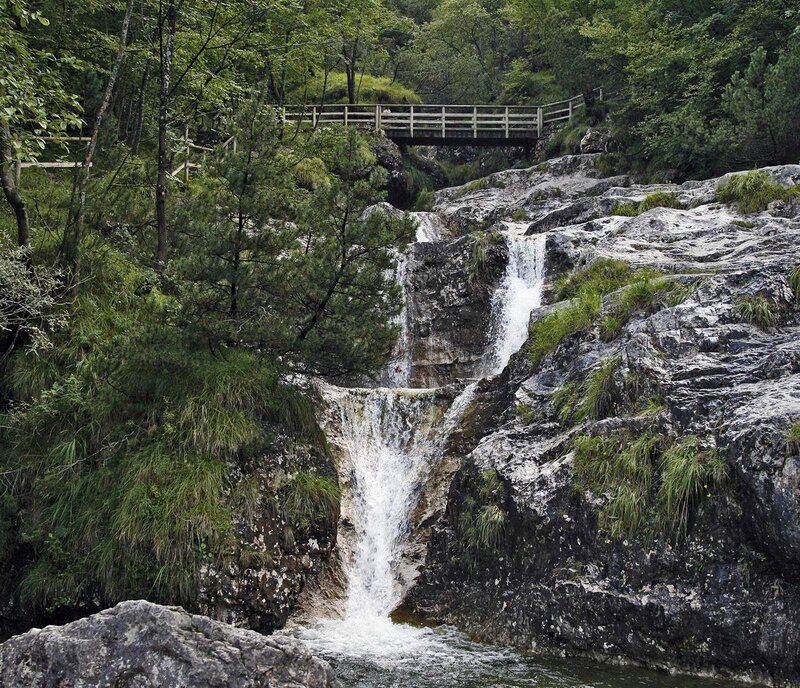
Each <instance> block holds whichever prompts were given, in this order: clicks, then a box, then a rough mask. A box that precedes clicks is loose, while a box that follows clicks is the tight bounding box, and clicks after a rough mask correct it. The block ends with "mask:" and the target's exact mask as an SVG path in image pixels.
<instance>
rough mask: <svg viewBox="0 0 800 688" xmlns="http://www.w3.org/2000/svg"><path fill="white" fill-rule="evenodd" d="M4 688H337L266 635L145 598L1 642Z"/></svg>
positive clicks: (296, 648)
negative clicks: (153, 602) (152, 602)
mask: <svg viewBox="0 0 800 688" xmlns="http://www.w3.org/2000/svg"><path fill="white" fill-rule="evenodd" d="M0 683H2V685H3V686H5V688H29V686H39V687H40V688H70V687H73V686H74V687H75V688H77V687H79V686H80V687H86V688H88V687H90V686H98V688H99V687H100V686H116V687H118V688H125V687H128V686H129V687H130V688H134V686H135V687H136V688H162V687H164V686H170V687H171V688H184V687H185V688H213V687H219V688H223V687H225V688H232V687H233V686H237V687H240V688H247V687H249V686H252V688H257V687H258V688H267V687H269V688H332V687H333V686H335V685H336V682H335V680H334V677H333V673H332V671H331V669H330V667H329V666H328V665H327V664H326V663H325V662H323V661H320V660H318V659H315V658H314V657H312V656H311V655H309V654H308V653H307V652H306V651H305V650H304V649H303V647H302V646H301V645H300V644H299V643H296V642H294V641H291V640H289V639H286V638H268V637H265V636H262V635H260V634H258V633H255V632H254V631H246V630H242V629H238V628H234V627H232V626H227V625H225V624H222V623H219V622H216V621H212V620H211V619H208V618H206V617H203V616H194V615H191V614H188V613H186V612H185V611H184V610H183V609H181V608H180V607H161V606H159V605H155V604H151V603H149V602H145V601H143V600H138V601H129V602H122V603H120V604H118V605H117V606H116V607H114V608H112V609H107V610H105V611H102V612H100V613H98V614H94V615H93V616H89V617H87V618H84V619H80V620H79V621H74V622H72V623H70V624H67V625H66V626H58V627H57V626H48V627H46V628H43V629H33V630H31V631H28V632H27V633H25V634H24V635H19V636H16V637H14V638H11V639H10V640H7V641H6V642H5V643H3V644H2V645H0Z"/></svg>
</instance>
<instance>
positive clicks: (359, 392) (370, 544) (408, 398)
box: [291, 213, 544, 685]
mask: <svg viewBox="0 0 800 688" xmlns="http://www.w3.org/2000/svg"><path fill="white" fill-rule="evenodd" d="M418 215H421V216H422V215H425V214H422V213H420V214H418ZM420 219H421V220H423V219H424V220H425V222H424V223H421V224H420V229H419V230H418V240H419V241H435V240H437V239H438V237H439V234H438V232H439V230H438V224H437V222H436V219H435V218H427V217H420ZM526 226H527V225H521V224H515V223H507V224H506V225H505V229H504V230H503V234H504V235H505V237H506V240H507V242H508V245H509V263H508V267H507V269H506V273H505V276H504V278H503V280H502V283H501V285H500V287H499V288H498V291H497V294H496V295H495V298H494V304H493V315H492V326H491V337H490V338H491V346H490V348H489V350H488V352H487V356H486V365H485V372H486V373H487V374H496V373H498V372H500V371H501V370H502V369H503V367H504V366H505V365H506V364H507V363H508V360H509V358H510V357H511V355H512V354H513V353H515V352H516V351H517V350H518V349H519V348H520V347H521V346H522V344H523V343H524V342H525V339H526V335H527V330H528V320H529V318H530V313H531V311H532V310H533V309H534V308H535V307H537V306H539V305H540V303H541V295H542V285H543V281H544V238H543V237H526V236H525V235H524V230H525V228H526ZM406 269H407V257H405V256H404V257H402V258H401V260H400V261H399V264H398V271H397V277H398V280H399V281H401V283H402V284H404V285H405V282H406ZM404 289H405V287H404ZM406 320H407V310H406V309H405V308H404V310H403V313H402V315H401V316H400V318H399V319H398V324H399V325H400V327H401V334H400V338H399V341H398V345H397V347H396V348H395V352H394V355H393V360H392V362H391V364H390V367H389V369H388V371H387V378H388V380H389V381H390V384H392V385H393V386H394V388H379V389H343V388H338V387H330V386H325V387H324V388H323V394H324V396H325V398H326V403H328V404H329V406H330V408H332V409H333V410H334V414H333V416H334V420H333V423H334V425H335V426H336V428H335V430H334V431H335V434H336V436H337V437H338V439H339V442H340V444H341V449H342V451H343V452H344V453H345V454H346V461H347V462H348V465H349V466H350V471H351V474H350V480H349V483H350V484H349V494H348V499H349V512H350V513H349V514H348V516H349V518H350V520H351V521H352V542H351V543H350V544H351V550H352V552H351V556H350V557H349V558H348V559H349V560H348V561H344V562H343V566H344V570H345V573H346V575H347V581H348V582H347V590H346V593H345V600H344V605H343V607H344V608H343V613H342V616H341V618H336V619H331V618H327V619H318V620H317V621H315V622H312V623H310V624H307V625H304V626H299V627H296V628H294V629H292V630H291V633H292V634H293V635H295V636H296V637H299V638H301V639H303V640H305V641H306V642H307V643H308V644H309V645H310V646H311V648H312V650H314V651H316V652H319V653H321V654H322V655H323V656H325V657H328V658H330V659H334V660H335V659H337V658H338V659H342V658H346V659H348V661H351V662H352V661H355V662H362V663H364V662H366V663H367V664H369V665H371V666H380V667H382V668H383V669H385V670H389V669H392V670H400V669H401V668H404V669H403V670H406V669H408V668H409V666H411V665H419V663H420V662H422V663H423V664H425V663H434V664H437V665H441V666H445V665H448V664H450V665H456V664H457V665H458V666H460V667H462V668H463V667H467V666H469V667H472V669H470V671H472V670H473V669H474V668H475V667H476V666H477V667H480V666H483V665H484V664H486V663H487V662H488V663H490V664H491V663H493V662H495V663H496V662H497V661H499V659H500V658H506V659H507V658H508V656H509V655H508V654H507V653H504V652H500V651H497V650H492V649H490V648H482V647H481V646H478V645H475V644H474V643H469V641H467V640H466V639H464V638H463V636H460V635H459V634H457V633H455V632H454V631H436V630H433V629H427V628H416V627H413V626H409V625H407V624H396V623H393V622H392V621H391V620H390V618H389V615H390V614H391V612H392V611H393V610H394V609H395V608H396V607H397V605H398V604H400V602H401V601H402V596H403V594H404V592H405V591H404V589H403V582H402V581H401V580H400V569H401V564H402V557H403V551H404V545H405V543H406V541H407V538H408V536H409V532H410V529H411V518H412V513H413V512H414V509H415V507H416V506H417V503H418V501H419V497H420V493H421V491H422V489H423V487H424V485H425V484H426V482H427V481H428V479H429V478H430V476H431V475H432V473H433V472H434V471H435V469H436V467H437V465H438V463H439V461H440V459H441V457H442V453H443V451H444V447H445V444H446V442H447V439H448V437H449V436H450V434H451V433H452V431H453V429H454V428H455V426H456V425H457V423H458V421H459V420H460V418H461V416H462V415H463V413H464V411H465V410H466V409H467V407H468V406H469V404H470V403H471V401H472V400H473V398H474V393H475V389H476V387H477V383H473V384H471V385H469V386H467V387H465V388H464V389H463V390H462V391H461V393H460V394H459V395H458V396H457V397H456V399H455V400H454V401H453V402H452V404H450V406H449V408H447V410H446V411H444V412H443V411H442V409H443V408H444V407H445V402H444V401H443V399H442V395H441V394H438V393H437V391H436V390H413V389H402V388H400V387H401V386H402V385H407V384H408V380H409V377H410V369H411V356H410V346H411V343H410V341H409V336H408V323H407V322H406ZM454 672H455V673H454ZM457 673H458V672H457V671H456V670H455V669H453V670H452V671H451V672H450V673H449V674H448V676H449V675H450V674H452V675H453V676H455V675H456V674H457ZM370 685H371V684H370ZM376 685H382V684H381V683H380V682H378V683H377V684H376Z"/></svg>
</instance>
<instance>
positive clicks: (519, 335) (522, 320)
mask: <svg viewBox="0 0 800 688" xmlns="http://www.w3.org/2000/svg"><path fill="white" fill-rule="evenodd" d="M504 225H505V230H504V231H503V236H504V238H505V240H506V243H507V245H508V264H507V265H506V271H505V274H504V275H503V281H502V282H501V284H500V287H499V289H497V291H496V292H495V294H494V298H493V299H492V323H491V330H490V337H489V341H490V342H491V344H490V347H489V350H488V353H487V356H486V359H485V362H484V365H483V372H484V373H485V374H488V375H496V374H497V373H500V372H501V371H502V370H503V368H505V367H506V365H508V362H509V360H510V359H511V356H513V355H514V354H515V353H517V351H519V350H520V348H521V347H522V345H523V344H524V343H525V341H526V340H527V338H528V324H529V321H530V317H531V312H532V311H533V310H534V309H535V308H538V307H539V306H541V305H542V291H543V288H544V268H545V249H546V245H547V235H546V234H539V235H537V236H533V237H529V236H526V235H525V230H526V229H527V228H528V225H527V224H524V223H517V222H506V223H504Z"/></svg>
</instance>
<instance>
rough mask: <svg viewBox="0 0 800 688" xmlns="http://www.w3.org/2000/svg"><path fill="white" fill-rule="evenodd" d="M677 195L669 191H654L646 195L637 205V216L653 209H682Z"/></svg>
mask: <svg viewBox="0 0 800 688" xmlns="http://www.w3.org/2000/svg"><path fill="white" fill-rule="evenodd" d="M682 207H683V206H682V205H681V202H680V200H679V199H678V194H676V193H671V192H669V191H656V192H654V193H651V194H648V195H647V196H646V197H645V199H644V200H643V201H642V202H641V203H640V204H639V214H640V215H641V214H642V213H646V212H647V211H648V210H652V209H653V208H682Z"/></svg>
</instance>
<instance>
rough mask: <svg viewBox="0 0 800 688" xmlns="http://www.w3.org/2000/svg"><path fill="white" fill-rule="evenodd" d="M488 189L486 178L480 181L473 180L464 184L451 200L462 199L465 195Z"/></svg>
mask: <svg viewBox="0 0 800 688" xmlns="http://www.w3.org/2000/svg"><path fill="white" fill-rule="evenodd" d="M488 188H489V180H488V179H487V178H486V177H481V178H480V179H474V180H473V181H471V182H469V183H467V184H465V185H464V186H463V187H462V188H461V189H459V190H458V191H457V192H456V194H455V195H454V196H453V198H456V199H458V198H463V197H464V196H466V195H467V194H471V193H475V192H476V191H483V190H484V189H488Z"/></svg>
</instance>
